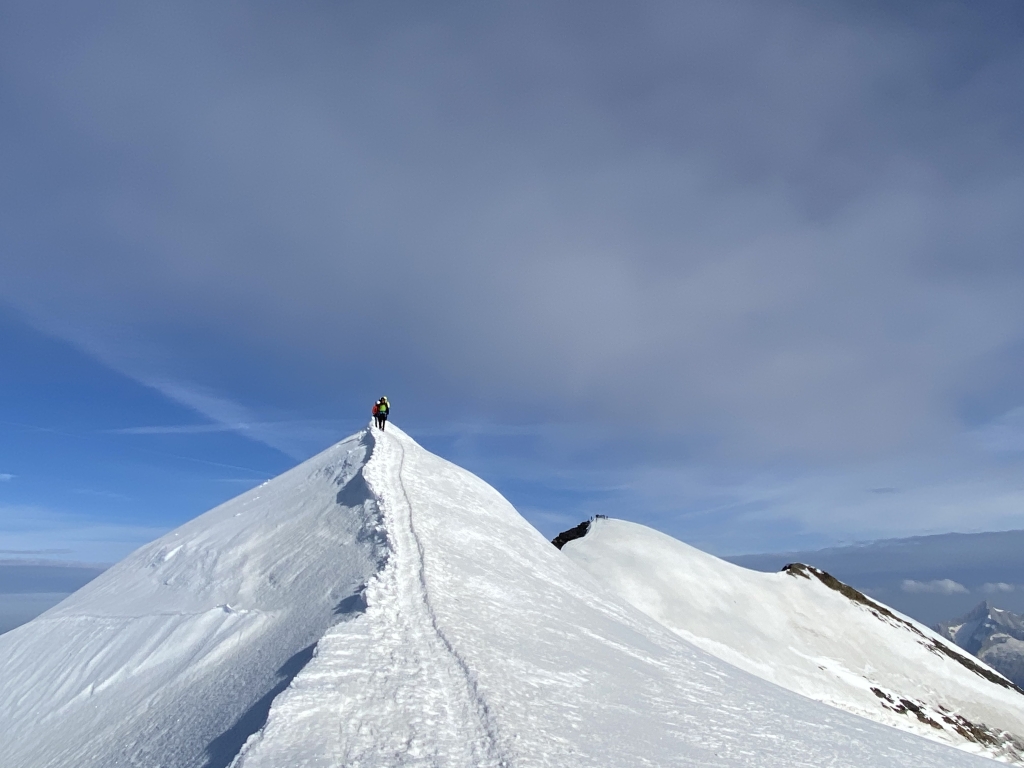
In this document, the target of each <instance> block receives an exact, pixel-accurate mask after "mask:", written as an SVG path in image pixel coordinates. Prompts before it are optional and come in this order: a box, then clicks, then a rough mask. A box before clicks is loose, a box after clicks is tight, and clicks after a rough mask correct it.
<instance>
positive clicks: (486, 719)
mask: <svg viewBox="0 0 1024 768" xmlns="http://www.w3.org/2000/svg"><path fill="white" fill-rule="evenodd" d="M391 442H393V444H395V445H397V446H398V448H399V450H400V451H401V456H400V458H399V463H398V472H397V475H396V479H397V481H398V482H397V486H398V488H399V489H400V490H401V492H402V499H403V501H404V503H405V504H404V505H405V508H406V510H407V513H408V520H409V531H410V533H412V538H413V540H414V541H415V542H416V554H417V556H418V561H419V581H420V589H421V590H422V596H423V605H424V607H425V608H426V610H427V615H428V616H429V617H430V626H431V627H432V629H433V630H434V633H435V634H436V635H437V638H438V640H440V641H441V644H442V645H443V646H444V648H445V650H446V651H448V653H449V654H450V655H451V657H452V659H453V660H454V661H455V663H456V665H457V666H458V668H459V669H460V670H461V672H462V675H463V676H464V678H465V682H466V687H467V689H468V692H469V694H470V698H471V701H472V702H473V703H474V704H475V705H476V709H477V714H478V716H479V720H480V726H481V727H482V729H483V730H484V731H485V732H486V735H487V752H488V757H489V758H490V760H489V762H488V763H487V764H488V765H490V764H493V765H495V766H498V767H499V768H510V766H511V763H510V762H509V761H508V759H507V758H505V757H504V756H502V754H501V750H500V747H499V746H498V729H497V724H496V723H495V720H494V716H493V715H492V714H491V709H490V707H489V706H488V704H487V700H486V698H485V697H484V695H483V694H482V693H481V692H480V688H479V685H478V684H477V678H476V675H475V674H474V673H473V671H472V670H471V669H470V667H469V664H468V663H467V662H466V659H465V657H463V655H462V654H461V653H459V651H458V649H457V648H456V647H455V645H454V644H453V643H452V642H451V640H450V639H449V638H448V636H447V634H446V633H445V631H444V630H443V629H442V628H441V626H440V624H439V623H438V619H437V612H436V611H435V610H434V606H433V604H432V603H431V600H430V587H429V585H428V583H427V569H426V556H425V552H424V549H423V541H422V539H421V538H420V536H419V534H418V533H417V532H416V520H415V516H414V515H413V511H412V501H411V500H410V499H409V493H408V491H407V490H406V488H405V483H403V482H402V470H403V469H404V468H405V446H404V445H402V443H401V441H400V440H392V441H391ZM378 498H379V497H378ZM383 505H384V504H383V503H382V506H383ZM481 765H483V764H481Z"/></svg>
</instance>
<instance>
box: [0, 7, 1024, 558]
mask: <svg viewBox="0 0 1024 768" xmlns="http://www.w3.org/2000/svg"><path fill="white" fill-rule="evenodd" d="M2 16H3V18H2V23H0V104H3V105H4V106H3V109H2V110H0V166H2V168H3V173H2V174H0V331H2V336H0V387H2V389H0V435H2V443H0V550H4V553H0V557H3V556H12V557H13V556H24V557H30V556H47V557H51V556H52V557H62V558H65V559H73V560H86V561H109V560H115V559H118V558H119V557H121V556H123V555H124V554H126V553H127V552H128V551H130V550H131V549H132V548H133V547H134V546H137V545H138V544H140V543H142V542H143V541H146V540H147V539H149V538H152V537H153V536H155V535H156V534H158V533H160V532H162V531H164V530H166V529H168V528H169V527H172V526H174V525H177V524H179V523H181V522H183V521H185V520H187V519H189V518H191V517H193V516H195V515H196V514H199V513H200V512H202V511H204V510H205V509H207V508H209V507H211V506H213V505H214V504H216V503H218V502H220V501H223V500H226V499H227V498H230V497H231V496H233V495H235V494H236V493H238V492H240V491H242V490H244V489H245V488H246V487H248V486H249V485H252V484H255V483H258V482H262V481H263V480H264V479H267V478H269V477H271V476H273V475H275V474H277V473H279V472H280V471H282V470H284V469H286V468H288V467H289V466H292V465H293V464H294V463H295V462H297V461H299V460H301V459H303V458H306V457H308V456H310V455H312V454H313V453H315V452H317V451H319V450H321V449H322V448H324V447H326V446H327V445H329V444H331V443H332V442H334V441H336V440H338V439H341V438H343V437H344V436H346V435H348V434H350V433H351V432H353V431H355V430H356V429H358V428H360V427H361V426H362V425H363V424H364V423H365V422H366V420H367V419H368V407H369V406H368V404H369V403H370V402H372V400H373V399H374V398H376V397H379V396H380V395H381V394H387V395H388V396H389V397H390V399H391V401H392V403H393V404H394V418H395V420H396V422H397V423H398V424H399V425H400V426H402V427H403V428H404V429H406V430H407V431H408V432H410V434H412V435H413V436H414V437H416V438H417V439H419V440H420V441H421V442H422V443H423V444H424V445H425V446H427V447H428V448H430V449H432V450H435V451H437V452H439V453H441V454H442V455H444V456H447V457H449V458H451V459H452V460H454V461H457V462H459V463H461V464H463V465H464V466H467V467H468V468H470V469H471V470H473V471H476V472H478V473H479V474H481V475H482V476H483V477H484V478H485V479H487V480H489V481H490V482H492V483H493V484H494V485H495V486H496V487H498V488H499V490H501V491H502V492H503V493H505V494H506V495H507V496H508V497H509V498H510V499H511V500H512V501H513V503H515V504H516V505H517V507H518V508H519V509H520V510H521V511H522V512H523V513H524V514H525V515H526V516H527V517H528V519H530V520H531V521H532V522H534V523H535V524H536V525H537V526H538V527H539V528H540V529H541V530H542V531H543V532H544V533H546V534H549V535H551V534H553V533H555V532H557V531H558V530H560V529H562V528H565V527H568V526H569V525H572V524H574V523H575V522H577V521H578V520H580V519H582V518H585V517H587V516H588V515H590V514H594V513H601V514H612V515H616V516H619V517H624V518H627V519H632V520H637V521H639V522H644V523H647V524H650V525H653V526H654V527H657V528H659V529H661V530H664V531H666V532H668V533H671V534H673V535H676V536H679V537H680V538H683V539H685V540H687V541H689V542H691V543H693V544H695V545H697V546H702V547H705V548H707V549H709V550H711V551H714V552H717V553H723V554H724V553H739V552H756V551H772V550H782V549H797V548H799V549H807V548H811V547H815V546H827V545H833V544H838V543H842V542H848V541H855V540H865V539H875V538H881V537H892V536H904V535H916V534H925V533H941V532H946V531H981V530H1005V529H1011V528H1024V479H1022V478H1024V472H1022V470H1024V354H1022V353H1024V300H1022V299H1024V255H1022V253H1024V252H1022V248H1021V244H1022V243H1024V217H1021V216H1020V211H1021V210H1024V140H1022V138H1021V132H1020V130H1019V126H1020V125H1021V124H1022V123H1024V92H1022V91H1021V89H1020V88H1019V87H1018V84H1019V83H1020V82H1021V80H1022V76H1024V6H1021V4H1020V3H1019V2H1011V1H1010V0H995V1H994V2H988V3H985V4H978V3H969V2H950V3H944V4H941V5H936V4H934V3H924V2H920V3H919V2H909V3H902V4H899V6H898V7H891V4H883V3H873V2H868V3H864V2H859V3H853V2H817V3H809V2H802V1H800V0H788V1H783V0H770V2H763V1H761V2H746V1H741V0H715V2H710V1H708V2H693V3H687V4H679V3H668V2H666V3H661V2H650V3H643V4H640V5H637V6H634V7H630V8H626V7H625V6H622V5H621V4H617V3H594V4H592V5H591V6H589V7H588V9H587V13H586V14H585V15H584V14H582V13H581V10H580V8H579V7H577V6H574V5H573V4H561V3H532V2H524V3H515V4H486V5H481V4H478V3H468V2H467V3H439V4H431V5H430V6H429V7H426V6H423V5H422V4H418V3H377V4H373V5H372V6H367V5H365V4H355V3H331V4H306V5H303V6H301V7H297V6H295V5H294V4H286V3H245V4H242V3H222V4H217V5H215V6H210V5H209V4H200V3H194V4H193V3H183V4H176V5H175V6H174V7H163V8H160V7H140V6H139V5H138V4H134V3H128V2H124V3H117V2H104V3H99V4H90V6H89V7H81V6H77V5H74V4H67V3H61V2H52V3H47V2H42V3H27V2H11V3H7V4H5V6H4V8H3V11H2ZM41 552H42V553H46V552H48V553H49V554H45V555H37V554H34V553H41Z"/></svg>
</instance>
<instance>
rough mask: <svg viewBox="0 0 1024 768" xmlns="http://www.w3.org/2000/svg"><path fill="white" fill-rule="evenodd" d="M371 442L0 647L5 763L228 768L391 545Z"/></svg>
mask: <svg viewBox="0 0 1024 768" xmlns="http://www.w3.org/2000/svg"><path fill="white" fill-rule="evenodd" d="M371 445H372V441H371V440H370V439H369V437H368V436H367V435H365V434H364V435H358V436H356V437H353V438H349V439H348V440H346V441H344V442H342V443H340V444H338V445H336V446H334V447H333V448H331V449H329V450H328V451H325V452H324V453H322V454H321V455H320V456H317V457H315V458H314V459H311V460H310V461H309V462H307V463H306V464H303V465H301V466H299V467H296V468H295V469H293V470H291V471H289V472H287V473H285V474H284V475H282V476H281V477H279V478H277V479H275V480H273V481H271V482H269V483H266V484H264V485H263V486H261V487H260V488H257V489H254V490H252V491H250V492H248V493H246V494H243V495H242V496H239V497H238V498H237V499H234V500H233V501H230V502H228V503H226V504H224V505H222V506H220V507H218V508H216V509H213V510H211V511H210V512H207V513H206V514H204V515H202V516H200V517H198V518H196V519H195V520H192V521H191V522H189V523H187V524H186V525H184V526H182V527H181V528H179V529H177V530H176V531H173V532H171V533H169V534H167V535H166V536H164V537H163V538H161V539H158V540H157V541H154V542H153V543H151V544H148V545H146V546H144V547H142V548H141V549H139V550H137V551H136V552H135V553H133V554H132V555H130V556H129V557H128V558H127V559H125V560H124V561H122V562H121V563H119V564H118V565H115V566H114V567H113V568H111V569H109V570H108V571H107V572H105V573H104V574H102V575H101V576H99V577H98V578H96V579H95V580H94V581H92V582H90V583H89V584H87V585H86V586H85V587H83V588H82V589H81V590H79V591H78V592H76V593H75V594H73V595H72V596H71V597H70V598H68V599H67V600H65V601H64V602H62V603H60V604H59V605H57V606H56V607H54V608H52V609H50V610H49V611H47V612H46V613H44V614H43V615H42V616H40V617H38V618H36V619H35V620H33V621H31V622H29V623H28V624H25V625H23V626H21V627H18V628H16V629H14V630H12V631H11V632H8V633H7V634H4V635H2V636H0V734H3V736H2V738H0V742H2V744H3V748H2V758H0V763H2V764H3V765H4V766H5V768H48V767H50V766H52V767H53V768H58V767H59V768H66V767H67V766H75V768H113V766H145V767H146V768H155V766H208V767H209V768H218V766H225V765H227V764H228V763H229V762H230V761H231V759H232V758H233V757H234V755H235V754H236V753H237V752H238V750H239V748H240V747H241V745H242V743H244V741H245V739H246V737H247V736H248V735H249V733H251V732H252V730H254V729H256V728H259V726H260V725H261V724H262V721H263V719H264V718H265V715H266V710H267V709H268V708H269V705H270V701H271V700H272V698H273V696H274V695H275V694H276V693H277V692H278V691H279V690H280V689H281V688H282V687H283V686H284V685H286V684H287V683H288V681H289V680H290V678H291V676H292V675H294V673H295V672H297V671H298V669H300V668H301V666H302V665H303V664H304V663H305V661H306V660H307V659H308V658H309V657H310V656H311V655H312V646H313V644H315V643H316V641H317V640H319V639H320V637H321V636H322V635H323V634H324V632H325V631H326V630H327V628H328V627H329V626H331V625H332V624H334V623H335V622H336V621H337V620H338V618H339V617H340V616H342V615H343V614H347V615H349V616H351V615H355V614H354V613H352V611H357V610H358V609H359V608H361V606H362V600H361V598H360V597H359V593H360V590H361V588H362V586H363V585H364V584H365V583H366V581H367V580H369V578H370V577H371V576H372V575H373V574H374V573H376V572H377V570H378V569H379V568H380V565H381V562H382V561H383V559H384V557H385V555H386V544H385V537H384V534H383V531H382V530H381V527H380V518H379V511H378V509H377V505H376V502H375V501H374V499H373V497H372V496H371V494H370V492H369V489H368V488H367V487H366V483H365V482H364V481H363V478H362V476H361V474H360V469H361V467H362V465H363V463H364V461H365V460H366V458H367V456H368V455H369V450H370V447H371Z"/></svg>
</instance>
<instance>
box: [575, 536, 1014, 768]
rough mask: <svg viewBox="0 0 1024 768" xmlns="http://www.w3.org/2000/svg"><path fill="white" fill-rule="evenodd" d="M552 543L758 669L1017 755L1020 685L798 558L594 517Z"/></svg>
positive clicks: (711, 647)
mask: <svg viewBox="0 0 1024 768" xmlns="http://www.w3.org/2000/svg"><path fill="white" fill-rule="evenodd" d="M563 551H564V552H565V553H566V554H567V555H568V556H569V557H570V558H571V559H573V560H574V562H576V563H578V564H579V565H581V566H582V567H583V568H585V569H586V570H587V571H588V572H589V573H590V574H591V575H592V576H593V577H594V578H595V579H596V580H598V581H599V582H600V583H602V584H603V585H605V586H606V587H608V588H609V589H611V590H612V591H614V592H615V594H617V595H619V596H620V597H622V598H623V599H625V600H627V601H628V602H629V603H630V604H632V605H634V606H635V607H637V608H639V609H640V610H642V611H643V612H644V613H646V614H647V615H649V616H651V617H652V618H654V619H656V620H657V621H659V622H660V623H662V624H664V625H665V626H667V627H669V628H671V629H672V630H673V631H675V632H676V633H677V634H679V635H680V636H681V637H683V638H685V639H687V640H688V641H690V642H692V643H693V644H694V645H696V646H698V647H700V648H703V649H704V650H706V651H708V652H709V653H712V654H714V655H715V656H717V657H719V658H721V659H723V660H725V661H727V662H729V663H730V664H733V665H735V666H737V667H739V668H741V669H744V670H746V671H748V672H750V673H752V674H754V675H757V676H758V677H761V678H763V679H765V680H769V681H771V682H773V683H777V684H778V685H781V686H783V687H785V688H787V689H789V690H791V691H795V692H797V693H800V694H801V695H803V696H807V697H809V698H811V699H815V700H817V701H821V702H824V703H827V704H830V705H832V706H836V707H839V708H841V709H844V710H846V711H848V712H853V713H856V714H859V715H863V716H864V717H868V718H871V719H873V720H877V721H879V722H882V723H886V724H888V725H892V726H895V727H897V728H901V729H904V730H907V731H910V732H913V733H917V734H919V735H921V736H925V737H927V738H930V739H936V740H940V741H944V742H946V743H949V744H953V745H956V746H959V747H961V748H963V749H966V750H969V751H973V752H979V753H982V754H987V755H989V756H991V757H997V758H1000V759H1004V760H1008V761H1012V762H1016V763H1018V764H1021V763H1024V760H1022V759H1021V754H1020V751H1021V744H1022V743H1024V695H1022V694H1021V693H1020V692H1019V691H1018V690H1015V689H1014V688H1013V686H1012V684H1010V683H1009V682H1008V681H1006V680H1005V679H1004V678H1003V677H1002V676H1001V675H999V674H998V673H996V672H994V671H993V670H990V669H989V668H987V667H985V666H984V665H981V664H979V663H978V660H977V659H974V658H973V657H970V656H968V655H966V654H965V653H964V652H963V651H962V650H961V649H959V648H957V647H956V646H955V645H953V644H952V643H950V642H948V641H946V640H945V639H943V638H941V637H939V635H937V634H936V633H934V632H932V631H931V630H929V629H928V628H927V627H924V626H923V625H921V624H918V623H917V622H914V621H913V620H912V619H909V618H907V617H905V616H902V615H900V614H898V613H896V612H895V611H892V610H891V609H889V608H887V607H885V606H882V605H880V604H877V603H875V602H874V601H872V600H870V599H869V598H866V597H864V596H863V595H859V593H856V591H855V590H852V589H850V588H849V587H846V586H845V585H842V584H841V583H840V582H834V580H830V579H829V578H828V577H827V574H824V573H822V572H820V571H817V570H816V569H812V568H808V567H807V566H794V567H790V568H789V572H779V573H762V572H759V571H750V570H747V569H745V568H742V567H740V566H737V565H733V564H731V563H728V562H725V561H724V560H720V559H718V558H716V557H714V556H712V555H709V554H707V553H705V552H701V551H700V550H697V549H695V548H693V547H690V546H688V545H686V544H684V543H683V542H681V541H678V540H676V539H673V538H672V537H670V536H666V535H665V534H662V533H659V532H658V531H654V530H652V529H650V528H647V527H645V526H642V525H638V524H636V523H629V522H626V521H622V520H595V521H594V522H593V523H592V524H591V528H590V531H589V532H588V534H587V536H586V537H584V538H581V539H577V540H575V541H571V542H569V543H568V544H566V546H565V547H564V550H563ZM832 582H834V583H832Z"/></svg>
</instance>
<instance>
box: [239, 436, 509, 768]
mask: <svg viewBox="0 0 1024 768" xmlns="http://www.w3.org/2000/svg"><path fill="white" fill-rule="evenodd" d="M371 434H372V437H373V439H374V446H373V452H372V455H371V457H370V460H369V461H368V462H367V464H366V466H365V467H364V468H363V477H364V479H365V480H366V482H367V485H368V486H369V489H370V491H371V493H372V494H373V496H374V497H375V498H376V500H377V504H378V505H379V508H380V512H381V516H382V518H383V523H384V528H385V530H386V532H387V537H388V544H389V554H388V559H387V563H386V565H385V566H384V567H383V569H382V570H381V571H380V572H379V573H378V574H377V575H376V576H375V577H373V578H372V579H371V580H370V582H369V583H368V584H367V587H366V604H367V609H366V612H365V613H364V614H362V615H361V616H359V617H358V618H356V619H353V620H351V621H347V622H344V623H342V624H339V625H337V626H335V627H333V628H332V629H331V630H329V631H328V632H327V633H326V634H325V635H324V637H323V638H322V639H321V641H320V642H319V643H318V645H317V651H316V656H315V657H314V659H313V660H312V661H311V662H310V663H309V665H308V666H307V667H306V668H305V669H304V670H303V671H302V673H301V674H300V675H299V676H298V677H297V678H296V679H295V680H294V681H293V683H292V686H291V688H289V689H288V690H287V691H285V692H284V693H282V694H281V695H280V696H279V697H278V699H277V700H275V702H274V706H273V709H272V711H271V714H270V718H269V719H268V722H267V725H266V727H265V728H264V729H263V731H262V732H261V733H260V734H258V735H257V736H255V737H254V738H253V739H251V740H250V742H249V743H248V744H247V745H246V747H245V748H244V749H243V751H242V753H241V754H240V755H239V756H238V758H237V760H236V762H235V766H236V767H237V768H261V767H266V768H276V766H280V765H282V764H289V765H310V766H312V765H317V766H319V765H324V764H327V765H344V766H351V767H352V768H381V767H383V766H399V765H401V766H424V768H426V767H427V766H430V767H433V766H445V767H446V768H447V767H449V766H451V767H452V768H508V766H509V765H510V762H509V760H508V759H507V758H505V757H504V756H503V755H502V753H501V750H500V749H499V746H498V734H497V727H496V725H495V723H494V719H493V717H492V715H491V713H490V710H489V708H488V705H487V703H486V701H484V699H483V697H482V696H481V694H480V692H479V690H478V688H477V684H476V680H475V675H474V673H473V672H472V670H471V669H470V668H469V665H468V664H467V663H466V661H465V659H464V658H463V656H462V655H461V654H460V653H459V651H458V649H457V648H455V646H454V645H453V643H452V642H451V640H450V639H449V637H448V636H447V635H446V633H445V631H444V629H443V628H442V627H441V626H440V624H439V622H438V618H437V614H436V612H435V611H434V608H433V606H432V604H431V598H430V590H429V587H428V584H429V577H428V575H427V570H426V565H425V558H424V548H423V542H422V541H421V540H420V538H419V536H418V534H417V531H416V525H415V520H414V518H415V510H414V504H413V502H412V500H411V499H410V498H409V494H408V492H407V490H406V488H405V485H404V484H403V482H402V471H403V467H404V463H405V448H404V446H403V445H402V441H401V438H397V437H391V436H390V435H385V434H382V433H380V432H378V431H373V432H372V433H371Z"/></svg>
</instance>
